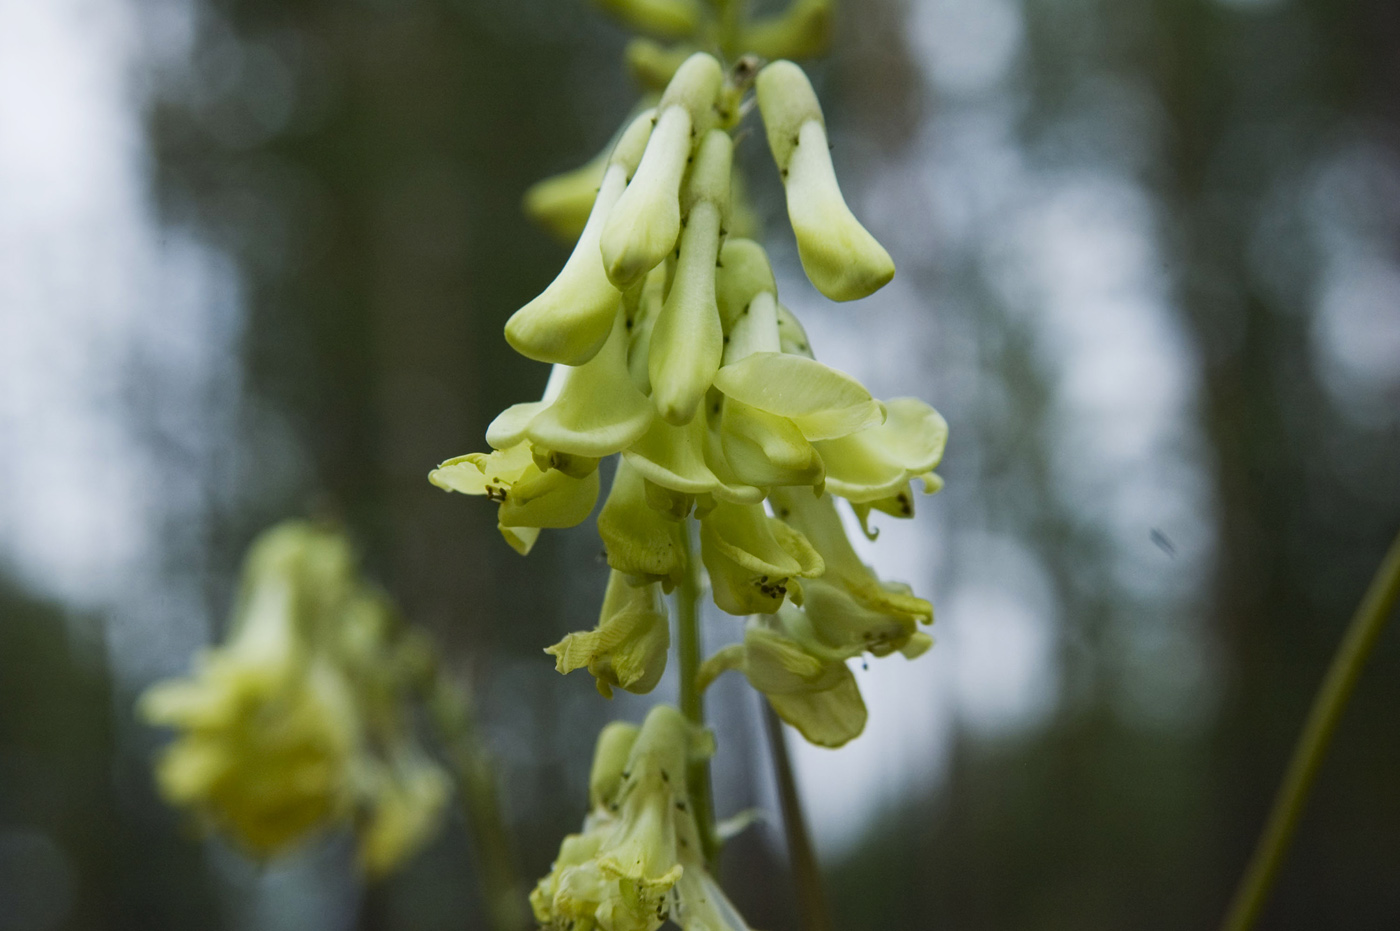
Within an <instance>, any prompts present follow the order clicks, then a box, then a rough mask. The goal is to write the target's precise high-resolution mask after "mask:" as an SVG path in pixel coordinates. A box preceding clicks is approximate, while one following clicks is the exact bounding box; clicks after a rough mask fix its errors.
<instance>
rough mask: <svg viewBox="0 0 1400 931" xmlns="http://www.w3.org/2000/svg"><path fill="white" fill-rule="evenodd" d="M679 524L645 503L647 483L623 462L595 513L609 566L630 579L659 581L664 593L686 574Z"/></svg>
mask: <svg viewBox="0 0 1400 931" xmlns="http://www.w3.org/2000/svg"><path fill="white" fill-rule="evenodd" d="M683 532H684V530H683V528H682V525H681V524H680V523H679V522H678V521H676V520H673V519H671V518H670V517H669V516H667V515H666V514H664V513H663V512H662V511H660V510H657V509H656V508H654V507H652V506H651V505H649V504H648V503H647V499H646V483H645V480H644V479H643V478H642V476H641V474H640V473H638V472H637V470H636V469H635V468H633V467H632V465H631V464H629V463H628V462H627V460H626V459H623V460H621V461H620V462H618V464H617V473H616V474H615V475H614V476H613V483H612V489H611V490H610V491H609V492H608V499H607V501H605V502H604V503H603V509H602V510H601V511H600V512H599V513H598V535H599V536H600V537H602V538H603V546H604V547H606V548H607V552H608V565H609V566H611V567H612V568H613V569H616V570H617V571H618V572H621V573H623V574H625V575H628V576H631V577H632V578H633V579H636V580H642V581H647V582H660V583H661V584H662V585H663V586H664V588H665V590H666V591H670V590H671V589H672V588H673V587H675V585H677V584H678V583H679V582H680V581H681V578H682V577H683V576H684V574H685V555H684V550H683V549H682V548H681V534H682V533H683Z"/></svg>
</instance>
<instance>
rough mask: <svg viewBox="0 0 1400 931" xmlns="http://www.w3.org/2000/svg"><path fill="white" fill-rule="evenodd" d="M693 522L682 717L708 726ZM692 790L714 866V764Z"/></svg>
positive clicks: (679, 643) (684, 597)
mask: <svg viewBox="0 0 1400 931" xmlns="http://www.w3.org/2000/svg"><path fill="white" fill-rule="evenodd" d="M690 532H691V522H690V520H689V519H687V520H686V522H685V527H684V528H683V531H682V533H681V552H682V555H683V557H684V559H685V567H686V568H685V575H684V576H683V577H682V578H681V583H680V585H678V586H676V652H677V654H678V660H679V663H678V665H679V667H680V677H681V688H680V692H681V695H680V704H681V714H683V715H685V716H686V718H687V719H688V720H689V721H690V722H691V723H692V724H694V725H696V726H697V727H704V726H705V695H704V693H703V692H701V691H700V686H699V683H698V682H697V681H696V673H697V672H698V671H699V669H700V595H701V592H700V566H699V564H698V563H697V561H696V559H695V554H694V552H693V550H694V548H693V547H692V546H691V543H690ZM686 786H687V787H688V789H689V791H690V804H691V810H692V811H694V812H695V823H696V824H697V825H699V827H700V840H701V842H702V843H703V844H704V845H705V859H706V861H708V862H709V863H710V864H711V865H713V863H714V859H715V856H716V855H717V854H718V853H719V844H718V841H717V839H716V837H715V818H714V806H713V805H712V803H711V801H710V763H709V761H708V760H699V761H697V762H695V763H692V764H691V765H690V770H689V772H687V773H686Z"/></svg>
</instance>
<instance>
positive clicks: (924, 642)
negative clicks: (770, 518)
mask: <svg viewBox="0 0 1400 931" xmlns="http://www.w3.org/2000/svg"><path fill="white" fill-rule="evenodd" d="M771 500H772V502H773V507H774V510H775V512H776V513H777V515H778V517H779V518H781V519H782V520H784V521H786V522H787V523H788V524H790V525H792V526H793V527H794V528H796V529H797V530H799V531H801V533H802V534H803V535H804V536H805V537H806V538H807V539H808V540H809V541H810V542H811V544H812V546H813V547H814V548H815V549H816V550H817V552H818V553H820V554H821V556H822V560H823V563H824V565H825V567H826V571H825V572H824V573H823V574H822V576H821V578H819V579H812V580H811V581H810V582H807V583H805V584H804V585H803V589H802V590H803V596H804V601H803V610H804V611H805V613H806V614H807V616H808V618H809V619H810V620H811V622H812V629H813V631H814V632H815V634H816V636H817V638H818V639H819V640H820V641H821V642H822V643H824V644H826V645H827V646H829V647H831V648H833V649H836V650H849V649H854V650H857V651H860V650H867V651H869V652H870V653H873V654H874V655H876V656H885V655H888V654H889V653H892V652H894V651H896V650H898V651H900V652H903V653H904V654H905V655H906V656H908V657H911V658H912V657H914V656H917V655H918V654H919V653H922V652H923V651H924V650H926V649H928V647H929V646H930V645H931V644H932V641H931V640H930V639H929V637H928V635H927V634H924V633H921V632H920V631H919V630H918V629H917V625H918V624H921V623H922V624H928V623H931V622H932V621H933V606H932V605H930V604H929V603H928V602H927V601H925V600H924V599H922V598H918V597H916V596H915V595H914V594H913V593H912V592H910V590H909V588H908V586H905V585H899V584H897V583H893V582H885V581H882V580H881V579H880V578H879V577H877V576H876V575H875V573H873V572H872V571H871V570H870V568H869V567H868V566H866V565H865V563H863V562H861V561H860V557H859V556H857V555H856V551H855V549H854V548H853V547H852V546H851V541H850V539H849V538H848V537H847V536H846V530H845V528H844V527H843V526H842V525H841V518H840V516H839V515H838V514H837V513H836V507H835V504H834V503H833V501H832V498H831V496H830V495H823V496H821V497H817V496H814V495H813V494H812V493H811V491H809V490H806V489H797V488H791V489H789V488H783V489H776V488H775V489H774V490H773V493H772V498H771Z"/></svg>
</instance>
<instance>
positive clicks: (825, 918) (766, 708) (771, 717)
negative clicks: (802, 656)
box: [763, 700, 834, 931]
mask: <svg viewBox="0 0 1400 931" xmlns="http://www.w3.org/2000/svg"><path fill="white" fill-rule="evenodd" d="M763 722H764V724H765V725H766V726H767V729H768V748H769V751H770V752H771V753H772V756H773V774H774V778H775V779H776V781H777V783H778V802H779V804H780V805H781V806H782V809H783V833H784V835H785V836H786V837H787V848H788V861H789V862H790V863H791V865H792V883H793V886H794V888H795V891H796V892H797V911H798V914H799V915H800V916H801V919H802V927H803V929H804V931H832V928H833V927H834V926H833V925H832V922H831V911H830V909H829V907H828V906H827V901H826V889H825V887H824V886H823V885H822V874H821V867H820V865H819V864H818V863H817V854H816V850H815V849H814V848H813V847H812V837H811V835H810V834H809V833H808V832H807V818H806V815H805V814H804V813H803V811H802V798H801V796H800V795H798V793H797V780H796V779H795V778H793V774H792V761H791V760H789V759H788V752H787V743H786V741H785V740H784V737H783V722H782V721H780V720H778V716H777V714H775V713H774V711H773V707H772V706H771V705H769V704H768V702H767V700H765V701H764V702H763Z"/></svg>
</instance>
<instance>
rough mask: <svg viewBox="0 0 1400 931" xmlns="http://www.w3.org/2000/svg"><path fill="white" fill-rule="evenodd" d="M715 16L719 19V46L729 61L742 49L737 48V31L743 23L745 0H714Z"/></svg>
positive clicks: (746, 4)
mask: <svg viewBox="0 0 1400 931" xmlns="http://www.w3.org/2000/svg"><path fill="white" fill-rule="evenodd" d="M714 5H715V17H716V18H717V19H718V20H719V48H720V51H721V52H723V53H724V57H725V58H728V59H730V60H731V61H732V60H733V59H735V58H737V57H738V56H739V55H740V54H741V53H742V52H743V49H741V48H739V31H740V29H741V28H742V26H743V24H744V14H745V13H746V12H747V10H746V9H745V7H747V6H748V3H747V0H714Z"/></svg>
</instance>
